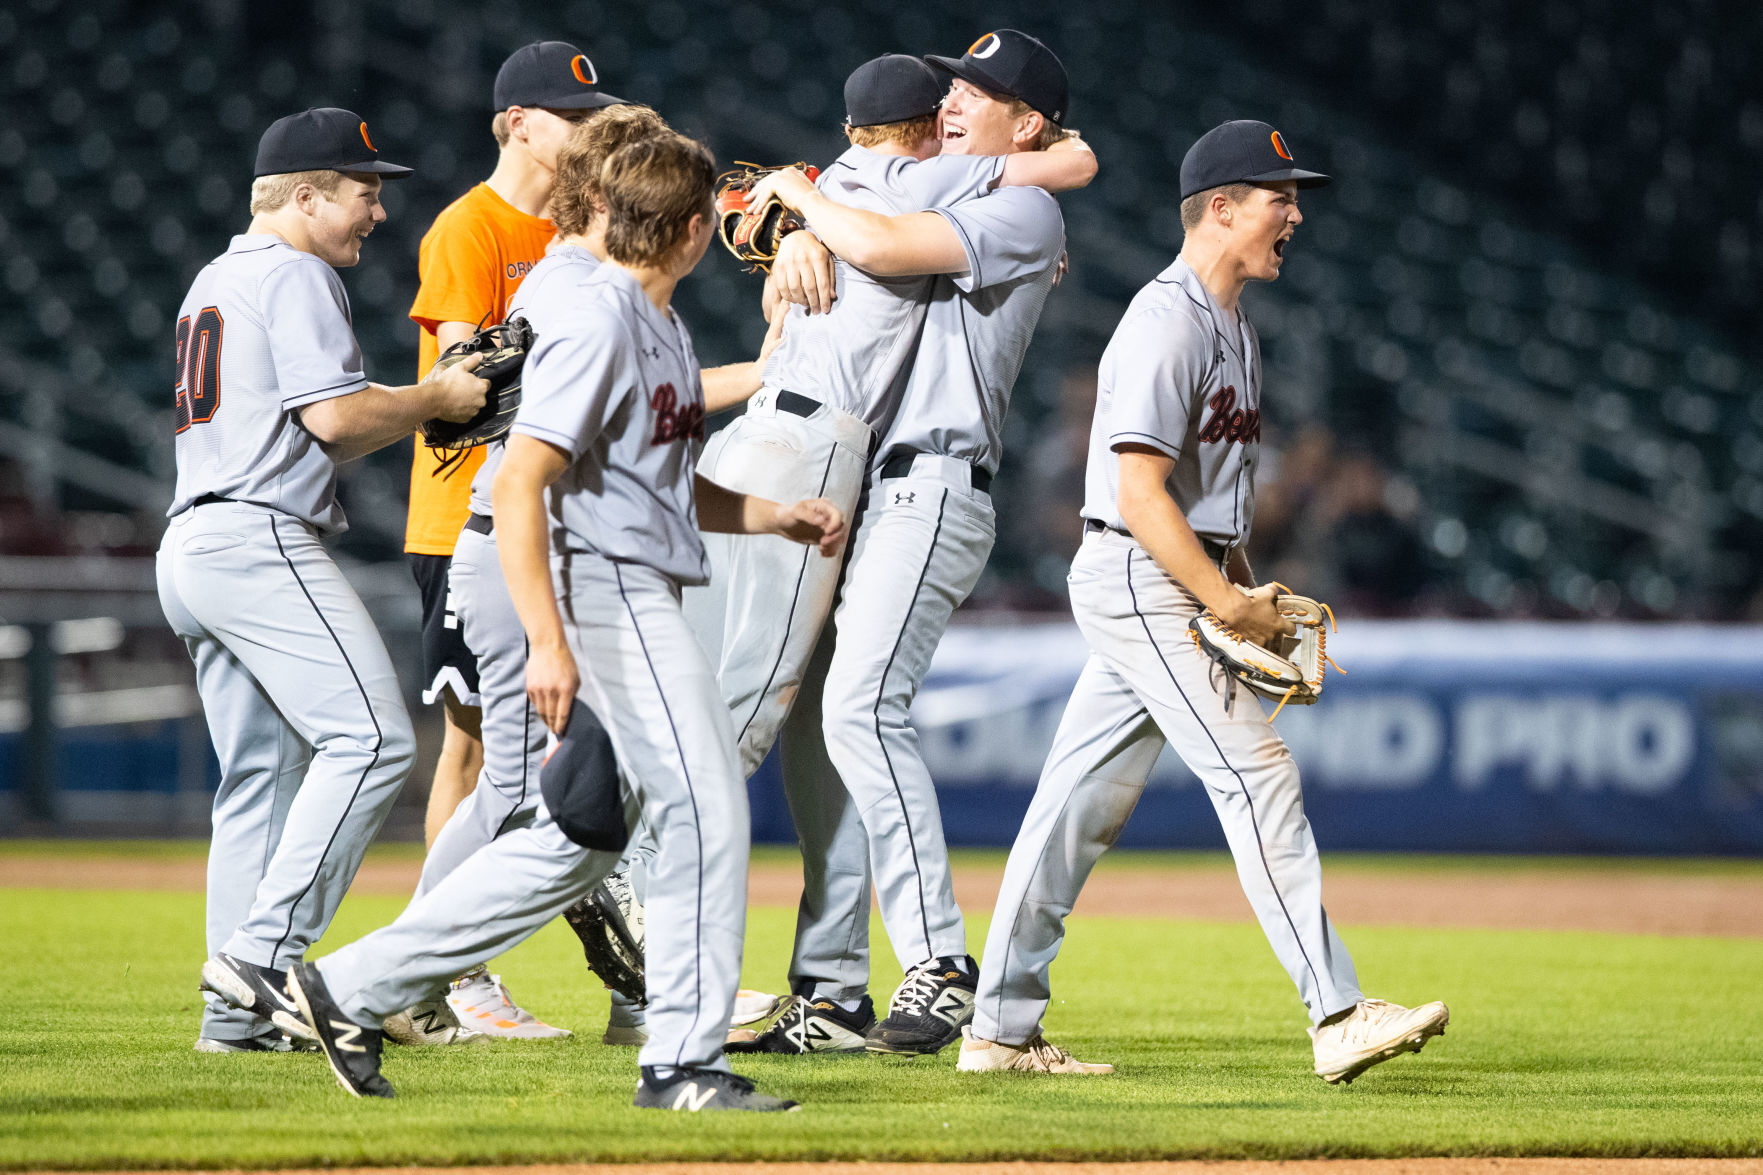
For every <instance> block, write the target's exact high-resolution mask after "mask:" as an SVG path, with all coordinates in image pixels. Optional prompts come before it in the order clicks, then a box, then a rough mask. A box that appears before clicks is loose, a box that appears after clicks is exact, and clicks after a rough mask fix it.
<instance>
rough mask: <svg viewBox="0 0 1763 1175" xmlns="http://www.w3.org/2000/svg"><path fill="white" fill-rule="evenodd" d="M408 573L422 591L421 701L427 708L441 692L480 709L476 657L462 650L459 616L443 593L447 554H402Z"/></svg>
mask: <svg viewBox="0 0 1763 1175" xmlns="http://www.w3.org/2000/svg"><path fill="white" fill-rule="evenodd" d="M404 557H405V558H406V559H408V560H409V561H410V574H411V575H413V576H415V577H416V586H417V588H418V589H419V590H421V592H422V680H423V690H422V700H423V701H424V702H427V703H428V704H429V705H433V704H434V703H436V702H438V701H440V700H441V691H442V690H451V691H452V693H453V697H454V699H455V700H457V701H458V702H459V703H460V704H462V705H466V706H481V705H483V702H482V700H480V699H479V697H478V692H477V658H476V657H474V656H472V655H471V650H470V649H468V648H466V647H465V634H464V633H463V632H462V631H460V628H459V617H458V615H457V614H456V613H455V612H454V611H453V609H452V607H451V601H450V599H449V598H448V597H449V593H448V591H447V569H448V568H449V567H451V566H453V557H452V556H451V555H414V554H411V553H409V552H405V555H404Z"/></svg>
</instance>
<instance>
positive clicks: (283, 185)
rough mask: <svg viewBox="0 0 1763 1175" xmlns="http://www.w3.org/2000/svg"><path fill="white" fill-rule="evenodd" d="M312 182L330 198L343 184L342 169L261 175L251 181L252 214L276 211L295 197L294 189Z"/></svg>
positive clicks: (319, 192) (320, 193)
mask: <svg viewBox="0 0 1763 1175" xmlns="http://www.w3.org/2000/svg"><path fill="white" fill-rule="evenodd" d="M301 184H311V185H312V189H313V191H315V192H317V193H318V194H319V195H321V196H323V197H324V198H325V199H327V200H329V199H331V198H332V197H333V196H335V195H336V194H337V189H338V188H340V187H342V186H343V173H342V172H340V171H329V170H326V171H284V172H282V173H281V174H280V175H260V176H258V177H257V178H256V179H254V180H252V181H251V215H252V216H256V215H258V214H259V213H263V212H274V211H275V210H276V209H278V208H281V207H282V206H283V205H285V204H287V202H288V201H289V200H292V199H293V198H294V189H295V188H298V187H299V186H300V185H301Z"/></svg>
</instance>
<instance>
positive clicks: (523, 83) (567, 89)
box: [492, 41, 625, 110]
mask: <svg viewBox="0 0 1763 1175" xmlns="http://www.w3.org/2000/svg"><path fill="white" fill-rule="evenodd" d="M599 85H600V75H599V74H598V73H596V72H595V71H594V63H593V62H592V61H589V60H588V58H587V55H586V54H585V53H583V52H582V51H581V50H580V49H577V48H576V47H575V46H574V45H571V44H570V43H569V42H568V41H534V42H533V43H532V44H530V45H525V46H522V47H521V48H519V49H516V50H515V51H514V52H513V53H511V54H509V57H508V60H507V61H504V62H503V63H502V68H501V69H499V70H497V71H496V87H495V90H494V92H493V94H492V97H493V99H494V101H495V103H496V109H497V110H507V109H508V108H509V107H510V106H536V107H540V108H542V109H550V110H595V109H598V108H599V107H602V106H623V105H625V100H624V99H623V98H614V97H613V96H612V95H611V94H608V93H606V92H605V91H604V90H602V89H600V88H599Z"/></svg>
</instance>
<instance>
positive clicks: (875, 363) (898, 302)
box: [765, 147, 1004, 433]
mask: <svg viewBox="0 0 1763 1175" xmlns="http://www.w3.org/2000/svg"><path fill="white" fill-rule="evenodd" d="M1003 170H1004V161H1003V159H1002V158H1001V157H999V156H995V155H994V156H970V155H948V156H935V157H933V158H930V159H926V160H922V161H920V160H916V159H912V158H910V157H907V156H899V155H881V154H878V153H876V152H874V151H870V150H868V149H866V148H863V147H852V148H851V149H850V150H848V151H846V152H845V153H844V154H843V155H841V156H839V157H838V159H837V160H835V161H834V162H833V163H832V164H831V165H830V166H829V167H827V169H826V170H825V171H824V172H822V173H821V176H820V180H819V183H818V187H819V188H820V190H821V191H822V192H823V193H825V194H826V195H827V196H828V197H830V198H832V199H834V200H837V201H838V202H839V203H841V204H847V205H850V206H851V207H853V208H862V209H865V210H867V211H870V212H881V213H887V214H889V215H898V214H900V213H906V212H923V211H925V210H926V209H930V208H939V207H944V206H947V205H952V204H959V203H962V202H964V201H967V200H971V199H973V198H974V197H976V196H979V195H982V194H984V193H985V192H986V191H987V190H988V189H989V188H990V187H991V186H992V184H993V183H995V182H997V179H998V177H999V175H1001V174H1002V173H1003ZM835 268H836V273H837V281H838V298H837V300H836V301H835V302H834V303H833V308H832V310H831V311H830V312H828V313H826V314H808V313H806V312H805V311H804V310H803V309H802V308H801V307H800V306H796V307H792V308H791V310H790V317H789V320H788V321H787V322H786V323H785V324H784V337H783V341H782V342H781V343H779V344H778V348H777V350H776V351H775V352H773V354H772V356H771V360H770V362H768V363H767V364H766V366H765V386H766V387H769V388H781V389H784V390H787V391H792V392H797V393H800V394H801V395H804V396H811V397H813V398H814V399H816V400H819V401H820V402H821V403H823V404H830V405H832V406H833V407H834V408H837V409H839V410H840V411H841V412H848V413H850V414H851V415H852V416H855V417H857V419H859V420H861V421H863V423H864V424H867V425H868V426H869V427H870V428H872V429H874V430H876V432H878V433H879V432H880V431H881V430H882V429H883V428H884V427H885V426H886V424H887V419H888V417H889V416H890V415H891V412H892V408H893V406H894V403H895V401H896V398H897V395H898V393H899V390H900V387H899V381H900V380H901V378H902V375H903V373H904V371H905V368H906V365H907V364H908V363H909V362H910V361H911V359H912V355H913V348H914V344H916V343H917V342H918V337H919V328H920V326H921V325H922V324H923V322H924V315H925V308H926V305H927V303H928V300H929V297H930V292H931V288H932V281H933V279H931V278H929V277H898V278H878V277H872V276H870V275H869V274H867V273H864V272H863V271H862V270H860V269H856V268H853V267H852V266H850V265H847V264H845V263H844V262H843V261H840V262H838V263H837V265H836V267H835Z"/></svg>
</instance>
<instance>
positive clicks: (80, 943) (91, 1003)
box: [0, 847, 1763, 1169]
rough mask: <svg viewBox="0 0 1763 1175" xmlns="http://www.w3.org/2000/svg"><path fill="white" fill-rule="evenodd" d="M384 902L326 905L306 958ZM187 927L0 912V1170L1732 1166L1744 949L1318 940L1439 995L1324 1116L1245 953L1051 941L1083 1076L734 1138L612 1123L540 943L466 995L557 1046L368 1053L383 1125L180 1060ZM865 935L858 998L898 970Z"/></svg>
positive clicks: (1059, 1014) (786, 918)
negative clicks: (1647, 1159)
mask: <svg viewBox="0 0 1763 1175" xmlns="http://www.w3.org/2000/svg"><path fill="white" fill-rule="evenodd" d="M6 851H9V850H8V849H7V848H5V847H0V852H6ZM151 851H159V850H151ZM165 851H168V852H170V851H173V850H165ZM186 851H187V850H186ZM1407 864H1408V865H1409V866H1410V867H1412V866H1414V865H1415V864H1416V863H1415V862H1413V861H1409V862H1407ZM1130 867H1135V868H1137V867H1153V866H1152V864H1149V863H1144V862H1138V863H1134V864H1132V865H1131V866H1130ZM1441 867H1443V868H1448V869H1454V868H1463V867H1465V863H1463V862H1461V861H1448V862H1441ZM1655 867H1658V868H1670V866H1655ZM401 906H402V902H401V901H400V900H398V899H392V898H374V897H363V896H356V897H352V898H351V899H350V900H349V901H348V902H347V903H346V904H345V906H344V908H343V910H342V912H341V914H340V915H339V917H338V921H337V924H336V926H335V927H334V928H333V930H332V934H331V939H332V941H334V942H338V943H340V942H344V941H347V940H349V939H351V938H353V937H356V936H358V935H360V934H362V933H364V932H365V931H367V930H370V929H372V928H374V927H376V926H379V925H382V924H383V923H385V922H386V921H388V920H390V919H391V918H392V917H393V916H395V915H396V914H397V912H398V910H399V909H400V908H401ZM201 918H202V901H201V897H200V896H199V895H196V894H182V893H119V892H108V891H88V892H69V891H57V890H43V889H11V890H4V891H0V950H3V951H4V954H3V956H0V958H3V959H4V984H3V985H0V993H3V994H0V1008H3V1009H4V1014H3V1015H0V1167H5V1168H9V1169H20V1168H88V1169H91V1168H115V1167H129V1168H155V1167H184V1168H190V1167H247V1168H249V1167H289V1166H332V1165H338V1166H340V1165H351V1164H375V1165H397V1164H415V1163H423V1164H442V1165H446V1164H461V1163H478V1162H482V1163H491V1162H494V1163H505V1162H537V1161H586V1160H636V1159H694V1158H697V1159H721V1160H731V1159H735V1160H738V1159H770V1160H783V1159H814V1158H847V1159H942V1160H955V1159H974V1160H977V1159H1005V1158H1042V1159H1078V1158H1098V1159H1128V1158H1180V1157H1217V1158H1229V1157H1259V1158H1297V1157H1324V1156H1334V1157H1343V1156H1405V1155H1448V1154H1454V1155H1514V1154H1530V1155H1600V1156H1663V1155H1758V1154H1763V1000H1760V999H1759V996H1760V995H1763V942H1758V941H1744V940H1730V939H1728V940H1720V939H1689V938H1656V937H1642V936H1618V935H1602V934H1561V933H1546V934H1545V933H1536V932H1495V931H1470V930H1462V931H1450V930H1397V929H1389V928H1379V929H1372V928H1357V929H1355V928H1352V927H1349V928H1347V931H1346V933H1347V937H1348V942H1349V944H1350V945H1351V947H1352V948H1353V951H1354V954H1355V958H1356V959H1357V961H1358V963H1359V966H1360V971H1361V977H1362V979H1363V981H1364V985H1365V987H1366V989H1367V990H1368V991H1369V992H1372V993H1374V994H1377V995H1381V996H1384V997H1386V998H1390V999H1395V1000H1398V1001H1402V1002H1415V1001H1419V1000H1424V999H1433V998H1443V999H1445V1000H1447V1001H1448V1002H1449V1003H1450V1004H1451V1008H1452V1024H1451V1029H1450V1032H1449V1033H1448V1034H1447V1035H1446V1036H1445V1037H1444V1038H1443V1039H1441V1040H1438V1041H1434V1042H1432V1043H1431V1044H1429V1045H1428V1046H1427V1049H1426V1051H1425V1052H1424V1053H1422V1054H1420V1055H1419V1056H1418V1057H1412V1056H1411V1057H1402V1058H1398V1059H1397V1060H1395V1061H1392V1062H1390V1063H1388V1064H1386V1065H1384V1066H1381V1067H1379V1068H1377V1069H1374V1070H1372V1071H1371V1072H1370V1073H1368V1074H1367V1075H1365V1076H1364V1077H1362V1078H1361V1079H1360V1080H1359V1081H1358V1082H1356V1083H1355V1084H1354V1085H1352V1086H1351V1087H1348V1088H1344V1089H1335V1088H1330V1087H1328V1086H1325V1085H1324V1084H1323V1083H1322V1082H1320V1081H1318V1080H1317V1079H1316V1078H1315V1077H1314V1076H1312V1075H1311V1073H1310V1055H1309V1043H1308V1040H1307V1039H1306V1037H1305V1036H1304V1033H1303V1025H1304V1019H1303V1015H1302V1008H1301V1007H1300V1005H1299V1004H1298V1002H1297V999H1296V997H1295V995H1294V993H1293V991H1292V989H1291V986H1290V984H1289V983H1288V981H1287V980H1286V978H1285V976H1284V974H1283V973H1282V972H1281V971H1280V970H1279V968H1278V966H1277V964H1276V963H1275V962H1274V959H1273V956H1272V953H1271V952H1270V951H1269V950H1268V947H1267V945H1266V943H1265V941H1264V940H1263V939H1262V938H1261V936H1260V933H1259V931H1258V930H1257V928H1256V927H1254V926H1253V925H1250V924H1240V925H1237V924H1228V925H1227V924H1213V923H1195V922H1172V921H1166V920H1155V921H1154V920H1130V919H1098V918H1090V919H1080V920H1079V921H1078V922H1077V923H1076V924H1075V925H1074V927H1073V932H1072V934H1071V937H1070V939H1069V940H1068V942H1067V945H1066V948H1065V952H1064V954H1063V955H1062V956H1061V959H1060V961H1059V963H1058V964H1057V965H1056V968H1055V970H1054V983H1055V994H1056V997H1057V998H1056V1002H1055V1005H1054V1007H1053V1009H1052V1011H1051V1013H1050V1017H1049V1021H1048V1033H1049V1035H1050V1036H1051V1037H1052V1038H1053V1039H1054V1040H1055V1041H1057V1042H1058V1043H1060V1044H1063V1045H1065V1046H1067V1047H1070V1048H1072V1049H1073V1050H1074V1051H1075V1052H1077V1053H1078V1054H1079V1055H1080V1056H1083V1057H1086V1058H1090V1059H1096V1060H1107V1061H1112V1062H1113V1063H1114V1064H1115V1065H1116V1066H1117V1068H1118V1070H1119V1071H1118V1073H1117V1074H1116V1075H1115V1076H1113V1077H1110V1078H1096V1079H1071V1078H1045V1077H1041V1078H1036V1077H1018V1076H983V1077H982V1076H968V1075H963V1074H958V1073H956V1072H955V1069H954V1058H953V1053H952V1051H951V1052H949V1053H947V1054H945V1056H944V1057H941V1058H935V1059H922V1060H919V1061H916V1062H888V1061H883V1060H880V1059H876V1058H869V1057H849V1058H824V1059H806V1060H804V1059H788V1058H766V1057H756V1058H739V1059H738V1060H737V1065H736V1067H737V1068H738V1069H739V1070H740V1071H741V1072H743V1073H746V1074H747V1075H749V1076H751V1077H753V1078H755V1079H756V1080H757V1081H758V1082H759V1083H760V1085H761V1086H762V1087H763V1088H766V1089H768V1090H771V1091H773V1092H777V1093H783V1094H788V1095H790V1096H793V1097H796V1098H799V1099H800V1100H801V1101H802V1102H803V1103H804V1104H805V1109H804V1112H802V1113H800V1114H793V1115H788V1116H786V1117H782V1118H778V1117H769V1116H768V1117H764V1118H760V1117H758V1116H753V1117H748V1116H745V1115H729V1116H722V1115H705V1116H701V1117H700V1116H686V1115H669V1114H662V1113H655V1112H645V1111H638V1110H633V1109H632V1108H631V1107H630V1104H629V1103H630V1093H631V1089H632V1086H633V1084H634V1081H635V1077H636V1072H635V1054H634V1051H633V1050H626V1049H609V1048H606V1047H604V1046H602V1045H600V1044H599V1043H598V1041H599V1032H600V1029H601V1027H602V1026H603V1025H604V1023H605V1014H606V997H605V993H604V992H603V991H602V990H600V989H599V988H598V986H597V985H593V984H590V983H589V982H587V980H586V978H585V972H584V970H583V968H582V965H581V959H580V954H579V950H578V948H577V946H576V944H575V940H574V938H573V936H572V935H571V934H570V933H569V932H568V930H567V929H565V928H563V927H562V926H560V925H554V926H551V927H548V928H546V929H545V930H544V931H543V932H541V933H540V934H539V935H538V936H537V937H535V938H534V939H533V940H532V941H530V942H528V943H527V944H525V945H524V946H522V947H521V948H520V949H518V950H517V951H515V952H514V953H512V954H511V955H509V956H507V957H505V958H504V959H502V960H501V961H500V962H499V963H498V964H497V969H498V970H500V971H501V972H502V974H503V976H504V978H505V979H506V980H507V981H508V983H509V985H510V986H511V987H512V988H513V990H514V992H515V994H516V995H517V997H518V998H520V1000H521V1001H522V1002H523V1003H525V1004H526V1005H527V1006H529V1007H531V1008H532V1009H534V1010H535V1011H537V1012H538V1013H539V1014H541V1015H543V1016H544V1017H545V1018H547V1019H549V1020H551V1021H552V1022H553V1023H561V1024H565V1025H568V1026H570V1027H573V1028H575V1029H576V1030H577V1032H578V1033H579V1034H580V1035H578V1036H577V1037H576V1038H575V1039H573V1040H568V1041H560V1042H542V1043H539V1042H533V1043H512V1042H508V1043H498V1044H493V1045H480V1046H474V1047H471V1048H459V1049H437V1050H425V1051H405V1050H388V1058H387V1062H386V1066H385V1072H386V1075H387V1076H388V1077H389V1078H390V1079H391V1081H392V1082H393V1084H394V1085H395V1086H396V1087H397V1089H398V1097H397V1099H395V1100H393V1101H390V1102H363V1101H354V1100H351V1099H349V1098H348V1097H346V1096H345V1095H344V1094H343V1093H342V1091H341V1090H339V1089H338V1088H337V1087H336V1085H335V1084H334V1082H333V1081H332V1079H331V1076H330V1073H329V1071H328V1069H327V1068H326V1066H325V1064H324V1062H323V1060H322V1058H319V1057H317V1056H312V1055H297V1056H268V1055H231V1056H208V1055H198V1054H196V1053H193V1052H192V1051H191V1048H190V1046H191V1044H192V1042H193V1039H194V1036H195V1028H196V1024H197V1018H196V1013H197V1008H198V1007H199V1002H198V998H197V994H196V971H197V968H198V967H199V965H200V962H201V959H202V955H203V947H202V937H201ZM792 921H793V916H792V914H791V913H789V912H786V911H783V910H776V909H760V910H756V911H754V913H753V915H752V918H751V921H750V925H749V935H748V947H747V960H748V967H747V976H746V982H747V983H748V985H749V986H755V987H763V988H766V989H767V990H774V991H775V990H778V989H779V988H780V987H781V986H782V970H783V964H784V960H785V959H786V958H787V954H788V941H789V934H790V929H791V925H792ZM984 930H985V923H984V915H983V913H982V912H977V911H976V912H971V913H970V918H969V933H970V936H971V938H972V940H973V942H974V944H975V946H976V947H977V946H978V944H980V943H981V942H983V938H984ZM873 934H874V941H875V942H876V943H877V944H878V948H879V949H880V953H881V955H882V956H883V958H878V960H877V967H878V972H880V973H878V974H877V976H876V982H875V985H874V986H875V994H876V996H877V999H878V1001H879V1000H882V999H885V997H886V996H887V994H888V992H889V991H891V990H892V987H893V984H894V983H895V982H897V980H898V970H897V969H896V968H894V966H893V962H892V959H891V958H889V957H886V956H887V951H886V948H885V946H883V945H881V944H884V943H885V939H884V937H883V935H882V932H881V928H880V926H879V924H878V925H877V926H876V927H875V928H874V931H873ZM324 949H325V948H324V947H323V946H321V947H320V948H319V949H318V951H317V952H316V953H318V954H322V953H324Z"/></svg>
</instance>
